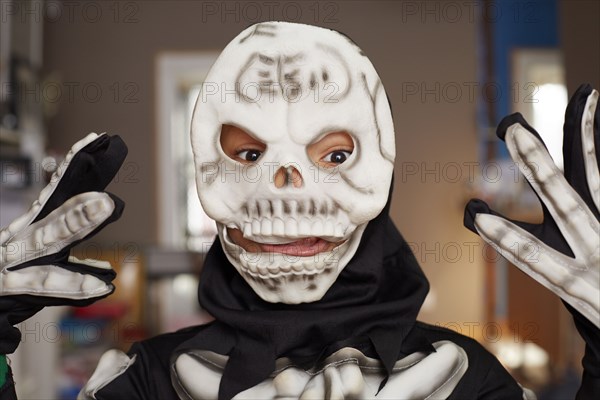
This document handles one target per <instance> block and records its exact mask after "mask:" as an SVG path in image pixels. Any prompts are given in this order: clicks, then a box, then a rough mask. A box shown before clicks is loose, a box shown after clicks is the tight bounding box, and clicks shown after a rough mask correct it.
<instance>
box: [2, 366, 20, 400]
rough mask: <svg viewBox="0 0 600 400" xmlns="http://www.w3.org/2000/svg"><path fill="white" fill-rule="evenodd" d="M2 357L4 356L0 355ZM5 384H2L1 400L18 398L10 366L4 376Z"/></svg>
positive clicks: (15, 399)
mask: <svg viewBox="0 0 600 400" xmlns="http://www.w3.org/2000/svg"><path fill="white" fill-rule="evenodd" d="M0 357H3V356H2V355H0ZM2 380H3V382H4V383H3V384H2V386H0V400H17V393H16V392H15V381H14V380H13V377H12V371H11V370H10V367H8V368H7V370H6V372H5V376H4V377H2Z"/></svg>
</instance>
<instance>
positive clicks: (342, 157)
mask: <svg viewBox="0 0 600 400" xmlns="http://www.w3.org/2000/svg"><path fill="white" fill-rule="evenodd" d="M351 154H352V152H351V151H346V150H335V151H332V152H331V153H329V154H327V155H326V156H325V157H323V161H324V162H326V163H332V164H341V163H343V162H344V161H346V160H347V159H348V157H350V155H351Z"/></svg>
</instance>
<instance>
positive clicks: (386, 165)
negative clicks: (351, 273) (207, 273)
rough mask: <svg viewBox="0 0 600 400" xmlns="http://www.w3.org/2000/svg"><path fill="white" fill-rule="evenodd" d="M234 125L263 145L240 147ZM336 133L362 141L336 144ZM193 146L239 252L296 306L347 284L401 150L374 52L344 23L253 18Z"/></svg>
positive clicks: (209, 205) (244, 270)
mask: <svg viewBox="0 0 600 400" xmlns="http://www.w3.org/2000/svg"><path fill="white" fill-rule="evenodd" d="M229 131H234V132H237V133H240V132H242V133H241V135H242V136H244V135H245V136H244V137H245V138H246V139H247V140H250V141H251V142H252V143H253V146H255V145H257V146H258V148H256V147H252V146H251V148H246V147H243V146H242V147H235V146H236V145H237V144H234V147H233V148H232V149H229V148H228V146H229V145H227V144H226V140H225V141H224V137H223V135H224V134H225V133H226V132H229ZM332 133H333V134H332ZM336 135H337V137H342V138H345V144H346V145H347V144H348V141H349V142H350V143H349V144H350V149H347V148H342V149H340V148H338V147H336V146H333V147H331V148H328V147H327V143H328V141H330V140H329V139H330V138H332V137H336ZM227 140H228V139H227ZM244 143H245V142H244ZM324 143H325V144H324ZM311 146H312V147H311ZM314 146H317V147H318V146H320V151H321V153H318V154H317V157H322V158H320V159H319V158H316V159H315V158H314V155H313V154H312V153H311V149H312V148H313V147H314ZM192 147H193V150H194V160H195V164H196V182H197V187H198V194H199V196H200V201H201V203H202V206H203V207H204V209H205V211H206V213H207V214H208V215H209V216H210V217H211V218H213V219H215V220H216V221H217V226H218V233H219V237H220V239H221V243H222V244H223V247H224V250H225V253H226V254H227V257H228V259H229V260H230V262H231V263H232V264H233V265H234V266H235V268H236V269H237V271H238V272H239V273H240V274H241V275H242V276H243V277H244V279H245V280H246V281H247V282H248V284H249V285H250V286H251V287H252V288H253V290H254V291H255V292H256V293H257V294H258V295H259V296H260V297H261V298H262V299H264V300H265V301H268V302H283V303H289V304H296V303H303V302H313V301H317V300H319V299H321V298H322V297H323V295H324V294H325V292H326V291H327V290H328V289H329V287H330V286H331V285H332V284H333V283H334V282H335V280H336V279H337V277H338V275H339V274H340V272H341V271H342V270H343V268H344V267H345V266H346V265H347V263H348V262H349V260H350V259H351V258H352V256H353V255H354V254H355V252H356V249H357V247H358V244H359V242H360V239H361V236H362V233H363V231H364V229H365V227H366V225H367V223H368V222H369V221H370V220H371V219H373V218H374V217H376V216H377V215H378V214H379V213H380V212H381V210H382V209H383V207H384V206H385V203H386V201H387V197H388V192H389V188H390V183H391V177H392V171H393V162H394V157H395V142H394V128H393V124H392V116H391V112H390V108H389V104H388V101H387V97H386V94H385V91H384V89H383V86H382V84H381V81H380V79H379V76H378V75H377V73H376V72H375V69H374V68H373V65H372V64H371V62H370V61H369V59H368V58H367V57H366V56H364V55H363V54H362V52H361V50H360V49H359V48H358V47H357V46H356V45H355V44H354V43H352V42H351V41H350V40H349V39H348V38H347V37H345V36H343V35H341V34H339V33H337V32H335V31H331V30H328V29H323V28H318V27H313V26H308V25H301V24H294V23H286V22H268V23H260V24H257V25H254V26H251V27H249V28H248V29H246V30H244V31H243V32H242V33H240V34H239V35H238V36H237V37H236V38H235V39H234V40H233V41H232V42H230V43H229V45H227V47H226V48H225V50H223V52H222V53H221V55H220V56H219V58H218V59H217V61H216V62H215V64H214V65H213V67H212V68H211V70H210V73H209V74H208V76H207V78H206V81H205V83H204V85H203V88H202V92H201V94H200V96H199V98H198V102H197V104H196V108H195V111H194V116H193V121H192ZM330 150H331V151H330ZM328 151H329V152H328ZM234 234H235V236H234ZM242 236H243V238H242V239H240V238H241V237H242ZM236 237H237V238H238V239H237V240H236V239H235V238H236ZM241 241H243V242H244V243H245V245H244V244H242V243H240V242H241Z"/></svg>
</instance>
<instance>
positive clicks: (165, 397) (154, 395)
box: [96, 327, 202, 400]
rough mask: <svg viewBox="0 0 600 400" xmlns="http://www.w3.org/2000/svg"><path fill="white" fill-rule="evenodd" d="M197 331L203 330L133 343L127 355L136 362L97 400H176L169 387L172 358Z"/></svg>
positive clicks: (174, 393) (189, 330)
mask: <svg viewBox="0 0 600 400" xmlns="http://www.w3.org/2000/svg"><path fill="white" fill-rule="evenodd" d="M200 329H202V327H190V328H186V329H182V330H181V331H178V332H173V333H168V334H164V335H160V336H156V337H153V338H151V339H148V340H145V341H143V342H139V343H134V344H133V345H132V346H131V349H130V350H129V352H128V355H129V357H130V358H131V357H135V362H134V363H133V364H131V365H130V366H129V368H127V370H125V371H124V372H123V373H122V374H121V375H119V376H118V377H116V378H115V379H113V380H112V381H111V382H110V383H108V384H107V385H106V386H104V387H103V388H102V389H100V390H99V391H98V392H97V393H96V399H97V400H121V399H126V400H179V396H178V395H177V393H176V392H175V389H174V388H173V385H172V384H171V355H172V354H173V350H174V349H175V348H176V347H177V346H179V345H180V344H181V343H182V342H184V341H185V340H188V339H189V338H190V337H192V336H193V335H195V334H196V333H197V332H198V331H199V330H200Z"/></svg>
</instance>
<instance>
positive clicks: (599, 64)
mask: <svg viewBox="0 0 600 400" xmlns="http://www.w3.org/2000/svg"><path fill="white" fill-rule="evenodd" d="M559 4H560V8H559V10H560V16H561V21H560V22H561V46H562V50H563V54H564V56H565V69H566V73H567V87H568V89H569V93H573V92H574V91H575V90H576V89H577V87H578V86H579V85H580V84H582V83H589V84H590V85H592V86H593V87H594V88H596V89H598V88H600V51H599V50H598V49H600V23H599V22H598V20H599V19H600V2H598V1H595V0H575V1H566V0H563V1H561V2H559Z"/></svg>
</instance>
